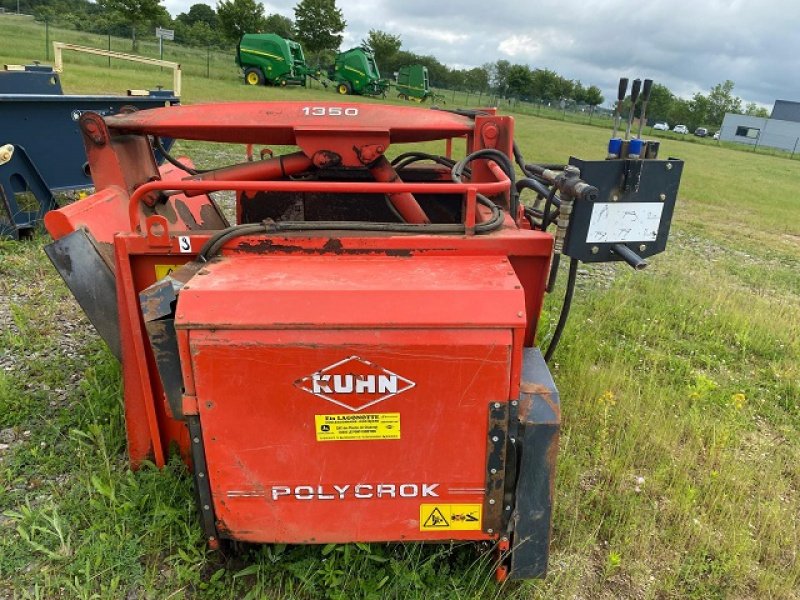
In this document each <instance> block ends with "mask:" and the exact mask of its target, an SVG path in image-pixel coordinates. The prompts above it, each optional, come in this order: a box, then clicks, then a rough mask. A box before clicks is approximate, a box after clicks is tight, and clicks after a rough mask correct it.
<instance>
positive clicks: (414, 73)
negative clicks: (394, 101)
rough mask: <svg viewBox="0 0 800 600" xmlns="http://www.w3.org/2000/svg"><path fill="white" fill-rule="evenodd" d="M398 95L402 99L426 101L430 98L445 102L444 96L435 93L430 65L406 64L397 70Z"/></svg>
mask: <svg viewBox="0 0 800 600" xmlns="http://www.w3.org/2000/svg"><path fill="white" fill-rule="evenodd" d="M396 86H397V97H398V98H400V99H401V100H413V101H414V102H425V100H427V99H428V98H433V99H434V100H436V101H439V102H444V96H439V95H437V94H434V93H433V91H432V90H431V86H430V81H429V80H428V67H426V66H425V65H406V66H404V67H400V70H399V71H398V72H397V84H396Z"/></svg>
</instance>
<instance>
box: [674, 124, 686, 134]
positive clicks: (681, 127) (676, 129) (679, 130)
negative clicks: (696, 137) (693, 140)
mask: <svg viewBox="0 0 800 600" xmlns="http://www.w3.org/2000/svg"><path fill="white" fill-rule="evenodd" d="M672 131H674V132H675V133H689V128H688V127H687V126H686V125H675V127H673V128H672Z"/></svg>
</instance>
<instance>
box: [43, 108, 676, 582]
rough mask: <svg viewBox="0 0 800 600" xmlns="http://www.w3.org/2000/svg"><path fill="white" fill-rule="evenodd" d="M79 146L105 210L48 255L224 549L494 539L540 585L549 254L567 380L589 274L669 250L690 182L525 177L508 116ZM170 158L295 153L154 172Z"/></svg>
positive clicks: (88, 205) (244, 124) (69, 210)
mask: <svg viewBox="0 0 800 600" xmlns="http://www.w3.org/2000/svg"><path fill="white" fill-rule="evenodd" d="M80 127H81V131H82V134H83V137H84V141H85V144H86V149H87V155H88V160H89V166H90V171H91V173H92V176H93V178H94V183H95V186H96V191H95V193H94V195H92V196H90V197H88V198H87V199H85V200H83V201H81V202H78V203H75V204H72V205H70V206H67V207H64V208H62V209H60V210H58V211H53V212H50V213H49V214H48V215H47V217H46V226H47V229H48V230H49V231H50V233H51V234H52V236H53V238H54V240H55V241H54V243H53V244H51V245H50V246H49V247H48V249H47V252H48V254H49V256H50V257H51V259H52V261H53V263H54V264H55V266H56V267H57V268H58V270H59V272H60V273H61V275H62V276H63V277H64V279H65V281H66V282H67V284H68V285H69V287H70V288H71V290H72V291H73V293H74V295H75V296H76V298H77V300H78V301H79V303H80V304H81V305H82V307H83V308H84V310H85V311H86V313H87V315H88V316H89V317H90V319H91V321H92V322H93V323H94V325H95V326H96V328H97V330H98V331H99V333H100V334H101V335H102V336H103V337H104V338H105V340H106V341H107V342H108V344H109V346H110V347H111V348H112V350H113V351H114V352H115V353H116V354H117V356H118V357H120V359H121V361H122V366H123V374H124V394H125V417H126V427H127V435H128V451H129V454H130V458H131V461H132V463H133V464H134V465H136V464H137V463H140V462H141V461H143V460H145V459H147V460H152V461H154V462H155V463H156V464H158V465H163V464H164V462H165V459H166V454H167V452H168V449H169V448H170V447H171V446H176V447H177V448H178V449H179V450H180V452H181V454H182V455H183V456H184V458H185V460H186V462H187V464H189V465H190V466H191V468H192V471H193V473H194V481H195V484H196V489H197V495H198V498H199V512H200V514H201V520H202V526H203V529H204V532H205V535H206V539H207V540H208V543H209V544H210V545H211V546H212V547H217V546H219V545H220V544H221V543H224V542H225V541H226V540H231V541H243V542H256V543H288V544H317V543H339V542H354V541H359V542H389V541H422V542H441V541H445V540H474V541H482V542H491V543H494V544H495V545H496V548H497V551H498V553H499V554H498V563H497V565H498V566H497V573H498V576H499V577H500V578H505V577H511V578H528V577H537V576H541V575H543V574H544V573H545V570H546V566H547V557H548V545H549V539H550V528H551V507H552V502H553V482H554V475H555V467H556V455H557V450H558V440H559V423H560V404H559V396H558V392H557V391H556V388H555V386H554V384H553V380H552V378H551V376H550V373H549V371H548V368H547V365H546V361H545V357H543V355H542V353H541V352H540V351H539V349H538V348H537V347H536V345H535V337H536V328H537V322H538V319H539V314H540V310H541V307H542V301H543V296H544V294H545V291H546V289H547V288H548V285H550V286H552V279H553V278H552V277H551V276H550V274H551V272H552V273H555V271H556V269H555V268H554V264H553V263H554V262H556V261H554V256H555V257H558V256H560V255H561V254H562V253H563V254H566V255H567V256H569V257H570V258H571V262H570V268H569V280H568V283H567V298H566V302H565V310H564V311H563V312H562V316H561V319H560V320H559V324H558V326H557V328H556V330H555V335H554V336H553V337H554V339H553V340H552V341H551V345H550V347H549V349H548V351H547V352H546V353H545V355H546V356H547V357H548V358H549V356H550V355H551V354H552V351H553V350H554V348H555V343H557V341H558V337H560V335H561V331H562V330H563V325H564V322H565V321H566V314H567V312H568V309H569V302H570V300H571V297H572V290H573V289H574V286H575V277H576V272H577V264H578V261H579V260H584V261H589V262H596V261H608V260H626V261H628V262H629V263H630V264H632V265H633V266H636V267H637V268H638V267H641V266H642V265H643V260H644V259H643V257H645V256H650V255H653V254H656V253H658V252H661V251H662V250H663V249H664V247H665V244H666V240H667V236H668V232H669V225H670V220H671V217H672V210H673V206H674V203H675V199H676V194H677V189H678V184H679V181H680V173H681V168H682V163H681V161H679V160H674V159H670V160H657V159H649V160H640V159H618V160H608V161H581V160H577V159H571V161H570V164H568V165H537V164H530V163H527V162H526V161H525V160H524V158H523V157H522V155H521V153H520V150H519V149H518V148H517V147H516V145H515V144H514V120H513V118H512V117H510V116H501V115H498V114H496V112H495V111H494V110H492V109H487V110H475V111H442V110H425V109H421V108H411V107H394V106H382V105H372V104H344V103H339V104H332V103H301V102H289V103H242V104H211V105H195V106H180V107H170V108H162V109H154V110H148V111H142V112H131V113H129V114H124V115H116V116H109V117H105V118H104V117H101V116H99V115H97V114H94V113H85V114H82V115H81V116H80ZM161 138H170V139H184V140H209V141H215V142H228V143H241V144H247V145H251V144H257V145H274V146H293V147H295V150H294V151H291V152H288V153H286V154H283V155H280V156H273V155H271V154H270V153H269V152H266V153H262V156H264V157H265V158H263V159H262V160H255V161H248V162H243V163H241V164H235V165H232V166H228V167H223V168H219V169H213V170H208V171H201V170H199V169H196V168H195V167H194V166H193V165H191V164H190V163H189V162H188V159H185V158H183V159H176V158H174V157H172V156H169V155H167V156H168V160H169V161H170V164H167V165H165V166H164V167H161V168H159V167H158V166H157V164H156V161H155V159H154V150H155V151H162V150H163V146H162V145H161V144H160V142H159V140H160V139H161ZM436 141H438V143H439V144H441V154H431V153H428V152H422V151H421V150H420V148H419V144H422V143H429V142H436ZM463 146H465V151H464V153H463V155H460V156H459V157H456V156H455V154H456V152H455V150H454V149H455V148H458V149H459V150H460V149H461V148H462V147H463ZM396 147H397V148H396ZM428 147H431V146H430V145H429V146H428ZM398 149H400V150H404V152H403V153H401V154H399V155H397V156H396V157H395V158H394V160H392V161H390V160H389V159H388V158H387V152H389V151H390V150H392V153H394V151H395V150H398ZM459 154H460V152H459ZM515 163H516V166H517V167H518V168H519V171H520V172H521V173H522V174H523V176H522V177H518V174H517V169H516V168H515ZM220 190H233V191H234V192H235V194H236V221H237V224H235V225H229V224H228V222H227V220H226V218H225V216H224V215H223V212H222V211H221V210H220V209H219V208H218V206H217V204H216V203H215V201H214V200H213V199H212V198H211V196H210V195H209V194H210V193H211V192H216V191H220ZM521 193H529V194H531V198H532V199H533V198H534V197H536V198H537V201H536V202H535V203H534V204H533V206H526V205H524V204H523V203H522V202H521V199H520V194H521ZM548 230H551V231H552V233H551V232H550V231H548Z"/></svg>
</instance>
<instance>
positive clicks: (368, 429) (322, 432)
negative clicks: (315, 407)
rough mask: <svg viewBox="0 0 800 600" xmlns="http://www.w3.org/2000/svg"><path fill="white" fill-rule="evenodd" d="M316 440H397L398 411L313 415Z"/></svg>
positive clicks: (398, 431) (398, 428) (398, 427)
mask: <svg viewBox="0 0 800 600" xmlns="http://www.w3.org/2000/svg"><path fill="white" fill-rule="evenodd" d="M314 421H315V425H316V432H317V441H318V442H339V441H346V440H399V439H400V413H372V414H369V413H365V414H360V413H357V414H344V415H314Z"/></svg>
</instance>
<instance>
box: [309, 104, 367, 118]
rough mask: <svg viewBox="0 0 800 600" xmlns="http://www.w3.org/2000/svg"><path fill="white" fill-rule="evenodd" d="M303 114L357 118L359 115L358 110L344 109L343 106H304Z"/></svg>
mask: <svg viewBox="0 0 800 600" xmlns="http://www.w3.org/2000/svg"><path fill="white" fill-rule="evenodd" d="M303 114H304V115H306V116H308V115H311V116H314V117H325V116H328V117H355V116H357V115H358V109H357V108H353V107H350V108H342V107H341V106H304V107H303Z"/></svg>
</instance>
